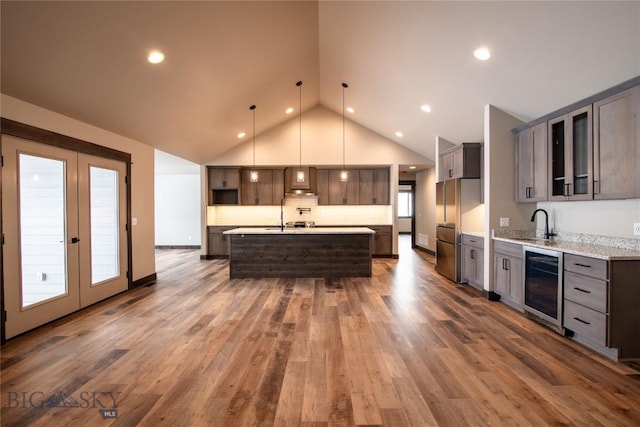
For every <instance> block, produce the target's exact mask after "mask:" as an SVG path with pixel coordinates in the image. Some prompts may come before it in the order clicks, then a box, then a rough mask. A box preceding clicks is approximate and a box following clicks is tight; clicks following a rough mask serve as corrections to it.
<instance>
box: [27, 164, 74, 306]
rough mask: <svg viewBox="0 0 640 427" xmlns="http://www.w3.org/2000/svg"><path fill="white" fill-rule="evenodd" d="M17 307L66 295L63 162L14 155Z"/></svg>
mask: <svg viewBox="0 0 640 427" xmlns="http://www.w3.org/2000/svg"><path fill="white" fill-rule="evenodd" d="M18 170H19V171H20V172H19V177H18V189H19V190H18V194H19V200H20V207H19V215H20V220H19V224H20V238H19V240H20V255H21V256H20V267H21V280H20V283H21V285H22V290H21V296H22V297H21V307H22V308H25V307H29V306H31V305H33V304H38V303H41V302H43V301H47V300H49V299H51V298H56V297H58V296H60V295H66V294H67V274H66V264H67V263H66V255H67V254H66V244H65V240H66V238H65V236H66V230H65V229H66V211H65V203H66V201H65V193H66V188H65V162H64V161H62V160H56V159H48V158H44V157H38V156H33V155H29V154H19V155H18Z"/></svg>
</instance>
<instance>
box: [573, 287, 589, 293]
mask: <svg viewBox="0 0 640 427" xmlns="http://www.w3.org/2000/svg"><path fill="white" fill-rule="evenodd" d="M573 289H575V290H576V291H580V292H583V293H585V294H590V293H591V291H587V290H586V289H582V288H576V287H575V286H574V287H573Z"/></svg>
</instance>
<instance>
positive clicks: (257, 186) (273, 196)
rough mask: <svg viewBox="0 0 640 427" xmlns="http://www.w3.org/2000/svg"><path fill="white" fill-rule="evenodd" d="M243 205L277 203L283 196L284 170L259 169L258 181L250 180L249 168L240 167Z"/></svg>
mask: <svg viewBox="0 0 640 427" xmlns="http://www.w3.org/2000/svg"><path fill="white" fill-rule="evenodd" d="M241 194H242V197H241V201H242V204H243V205H278V204H280V201H281V200H282V198H283V197H284V170H282V169H259V170H258V182H251V169H242V192H241Z"/></svg>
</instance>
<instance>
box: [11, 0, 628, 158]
mask: <svg viewBox="0 0 640 427" xmlns="http://www.w3.org/2000/svg"><path fill="white" fill-rule="evenodd" d="M0 7H1V20H2V21H1V24H2V27H1V31H2V33H1V36H2V40H1V43H2V44H1V55H2V57H1V60H2V63H1V73H2V74H1V90H2V92H3V93H5V94H7V95H10V96H13V97H16V98H19V99H22V100H24V101H27V102H31V103H33V104H36V105H39V106H42V107H45V108H48V109H50V110H53V111H56V112H59V113H62V114H65V115H67V116H70V117H73V118H76V119H78V120H81V121H84V122H87V123H90V124H93V125H96V126H99V127H101V128H104V129H107V130H110V131H113V132H116V133H119V134H122V135H125V136H128V137H130V138H133V139H136V140H138V141H141V142H143V143H146V144H149V145H151V146H154V147H156V148H158V149H160V150H163V151H165V152H167V153H171V154H174V155H176V156H180V157H182V158H185V159H188V160H190V161H193V162H196V163H199V164H205V163H207V162H210V161H212V160H213V159H215V157H216V156H218V155H220V154H221V153H223V152H225V151H227V150H229V149H231V148H232V147H233V146H234V145H236V144H238V143H241V142H244V141H247V140H248V138H249V136H247V137H245V138H244V139H238V138H237V137H236V135H237V134H238V132H240V131H245V132H247V133H248V135H251V113H250V110H249V106H250V105H251V104H256V105H257V106H258V107H257V109H256V130H257V132H258V134H260V133H261V132H264V131H266V130H267V129H269V128H271V127H273V126H276V125H278V124H280V123H282V122H284V121H286V120H288V119H290V118H291V116H287V115H286V114H285V113H284V110H285V109H286V107H289V106H292V107H295V108H296V109H297V106H298V101H299V97H298V96H299V93H298V88H297V87H296V86H295V83H296V82H297V81H298V80H302V81H303V82H304V83H303V86H302V104H303V110H304V111H306V110H308V109H310V108H312V107H314V106H316V105H318V104H322V105H323V106H325V107H327V108H329V109H331V110H333V111H335V112H337V113H340V114H341V113H342V88H341V85H340V84H341V83H342V82H347V83H348V84H349V88H348V89H347V90H346V92H345V97H346V103H347V105H349V106H353V108H354V109H355V113H353V114H352V115H350V116H349V118H350V119H352V120H353V121H355V122H357V123H359V124H361V125H363V126H365V127H368V128H369V129H372V130H373V131H375V132H377V133H379V134H381V135H383V136H385V137H387V138H389V139H390V140H393V141H395V142H397V143H399V144H402V145H405V146H406V147H408V148H410V149H412V150H414V151H415V152H417V153H419V154H421V155H423V156H425V157H427V158H431V159H433V157H434V141H435V137H436V136H438V135H439V136H442V137H444V138H446V139H448V140H450V141H454V142H463V141H481V140H482V139H483V109H484V106H485V105H486V104H493V105H495V106H497V107H499V108H501V109H503V110H505V111H507V112H509V113H511V114H513V115H515V116H517V117H519V118H520V119H522V120H524V121H528V120H531V119H534V118H536V117H539V116H542V115H544V114H546V113H548V112H550V111H552V110H554V109H557V108H560V107H562V106H564V105H567V104H570V103H572V102H574V101H578V100H579V99H581V98H584V97H586V96H588V95H591V94H593V93H596V92H598V91H600V90H603V89H606V88H608V87H610V86H613V85H615V84H617V83H619V82H622V81H624V80H627V79H629V78H632V77H634V76H636V75H638V74H640V3H639V2H615V1H604V2H591V1H586V2H580V1H569V2H519V1H518V2H482V1H472V2H450V1H446V2H430V1H411V2H402V1H355V2H347V1H320V2H316V1H285V2H271V1H258V2H244V1H234V2H187V1H178V2H168V1H166V2H165V1H157V2H155V1H144V2H120V1H111V2H82V1H78V2H56V1H45V2H30V1H26V2H24V1H22V2H11V1H4V0H3V1H2V2H1V6H0ZM480 45H486V46H488V47H489V48H490V49H491V51H492V53H493V56H492V58H491V59H490V60H489V61H487V62H480V61H478V60H476V59H475V58H474V57H473V55H472V52H473V50H474V49H475V48H476V47H478V46H480ZM151 49H161V50H162V51H163V52H164V53H165V55H166V60H165V62H164V63H162V64H160V65H156V66H152V65H150V64H148V63H147V61H146V55H147V53H148V51H150V50H151ZM424 103H428V104H430V105H431V107H432V110H433V111H432V112H431V113H429V114H427V113H424V112H422V111H421V110H420V108H419V107H420V105H421V104H424ZM294 115H295V113H294ZM395 131H402V132H403V134H404V137H403V138H398V137H396V136H395V135H394V133H395Z"/></svg>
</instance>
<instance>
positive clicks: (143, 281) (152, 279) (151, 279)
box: [129, 273, 158, 289]
mask: <svg viewBox="0 0 640 427" xmlns="http://www.w3.org/2000/svg"><path fill="white" fill-rule="evenodd" d="M157 279H158V275H157V274H156V273H153V274H150V275H148V276H145V277H142V278H140V279H138V280H134V281H133V282H132V283H131V287H130V288H129V289H135V288H139V287H140V286H149V285H153V284H155V283H156V280H157Z"/></svg>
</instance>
